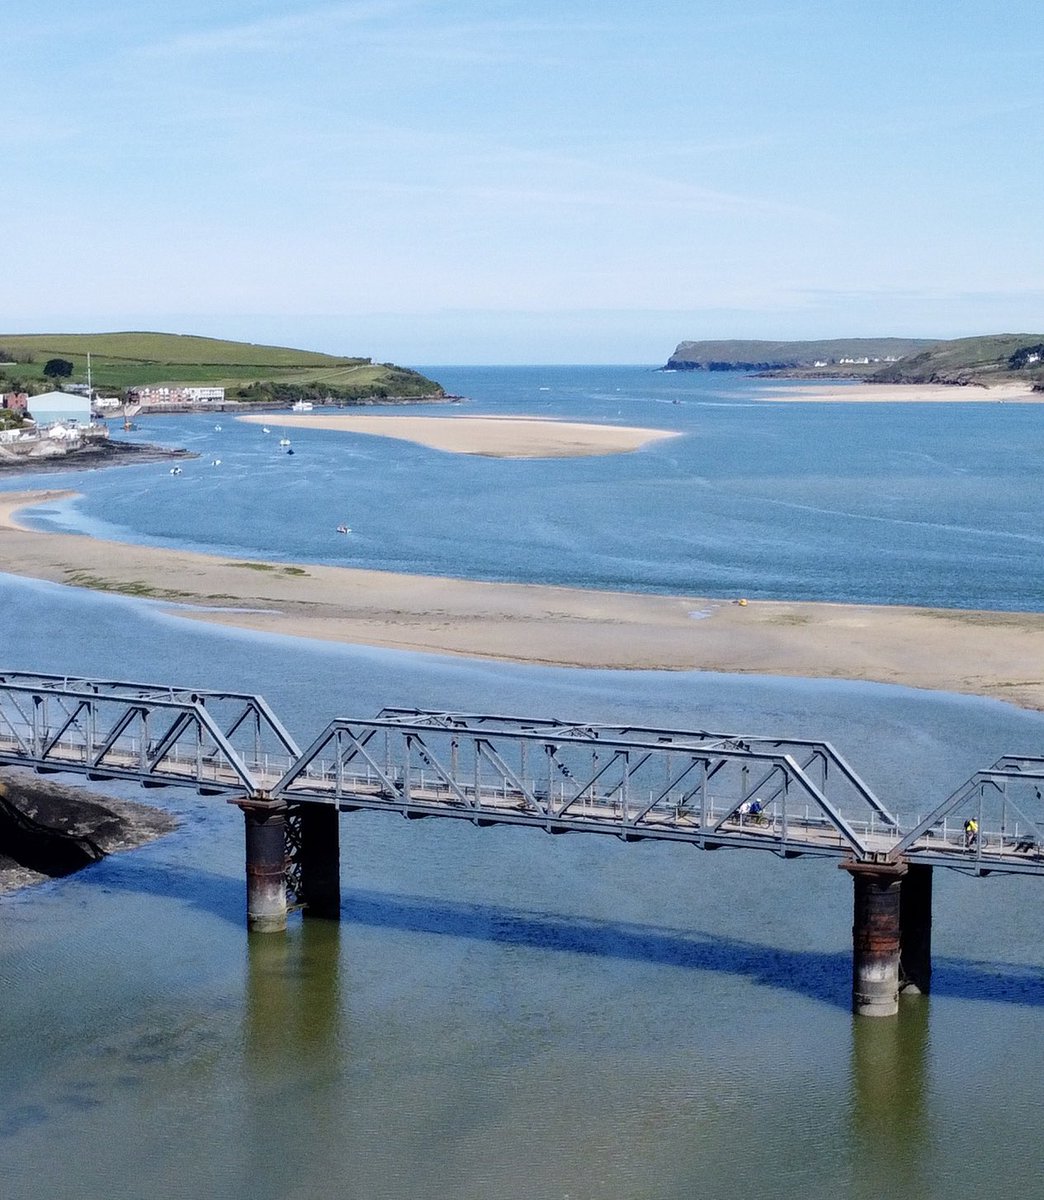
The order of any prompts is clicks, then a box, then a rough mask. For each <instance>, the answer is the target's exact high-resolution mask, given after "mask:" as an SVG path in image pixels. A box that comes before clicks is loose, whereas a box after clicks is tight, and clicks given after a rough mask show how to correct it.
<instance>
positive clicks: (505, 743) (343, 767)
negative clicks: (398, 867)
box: [0, 672, 1044, 1013]
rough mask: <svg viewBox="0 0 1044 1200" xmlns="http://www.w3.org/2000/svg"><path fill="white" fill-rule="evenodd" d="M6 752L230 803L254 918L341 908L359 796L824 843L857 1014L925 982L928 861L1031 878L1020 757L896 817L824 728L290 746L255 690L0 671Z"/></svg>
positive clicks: (357, 732)
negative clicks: (348, 827)
mask: <svg viewBox="0 0 1044 1200" xmlns="http://www.w3.org/2000/svg"><path fill="white" fill-rule="evenodd" d="M0 763H6V764H9V765H17V766H24V767H30V768H33V769H35V770H37V771H41V772H47V771H55V772H58V771H62V772H64V771H70V772H75V773H78V774H80V775H84V776H86V777H87V778H88V779H93V780H105V779H127V780H134V781H136V782H138V783H140V784H141V785H143V786H145V787H162V786H183V787H192V788H195V789H196V790H198V791H199V792H201V793H203V794H207V795H216V796H225V797H227V798H228V799H229V800H230V801H231V802H232V803H235V804H238V805H239V806H240V807H241V809H242V810H243V812H244V815H245V820H246V846H247V850H246V853H247V912H248V923H249V925H250V927H251V928H252V929H256V930H279V929H284V928H285V927H286V921H287V912H288V909H289V908H290V907H295V906H297V907H301V908H303V909H304V911H305V912H306V914H309V915H318V916H328V917H332V916H336V915H337V913H338V911H339V908H340V879H339V858H340V855H339V822H338V814H339V813H340V812H352V811H356V810H359V809H371V810H374V811H378V810H386V811H389V812H395V813H398V814H400V815H402V816H405V817H408V818H412V819H417V818H423V817H455V818H458V819H464V820H468V821H471V822H473V823H474V824H476V825H480V826H481V825H493V824H511V825H529V826H534V827H536V828H540V829H543V830H545V831H546V832H548V833H553V834H558V833H581V832H582V833H608V834H612V835H614V836H616V837H619V838H621V839H623V840H625V841H639V840H643V839H658V840H669V841H681V842H688V843H691V844H692V845H694V846H696V847H699V848H702V849H705V850H717V849H721V848H724V847H729V846H731V847H734V848H738V849H747V850H754V849H760V850H770V851H772V852H774V853H776V854H778V855H780V856H782V857H784V858H796V857H799V856H803V855H809V856H815V857H820V858H833V859H835V860H837V861H838V864H839V865H840V866H842V867H844V868H845V869H846V870H848V871H849V872H850V873H851V874H852V877H853V881H854V886H855V922H854V928H853V937H854V952H855V953H854V957H855V971H854V984H853V997H854V1004H855V1006H856V1008H857V1010H858V1011H861V1012H867V1013H890V1012H894V1011H895V1010H896V1006H897V997H898V992H899V989H900V987H901V986H904V985H905V986H909V987H911V988H916V989H918V990H921V991H926V990H927V988H928V984H929V979H930V972H931V949H930V941H931V877H932V870H931V869H932V867H937V866H938V867H949V868H952V869H955V870H960V871H964V872H967V873H970V874H975V875H988V874H993V873H998V872H1002V873H1021V874H1044V803H1042V799H1041V797H1042V792H1044V758H1039V757H1032V756H1014V755H1009V756H1005V757H1003V758H1000V759H998V760H997V762H996V763H994V765H993V766H992V767H990V768H989V769H987V770H985V771H980V772H978V773H977V774H976V775H974V776H973V777H972V778H971V779H969V780H968V781H967V782H966V783H965V784H963V785H962V786H961V787H960V788H958V789H957V790H956V791H955V792H953V793H952V794H951V795H950V796H949V797H947V798H946V799H945V800H943V801H942V802H941V803H939V804H938V805H936V806H935V807H934V808H933V809H932V810H931V811H929V812H927V813H925V814H923V815H918V816H905V815H903V816H900V815H898V814H896V813H893V812H892V811H890V809H889V808H887V807H886V806H885V805H884V804H883V803H882V802H881V801H880V800H879V799H878V798H877V797H876V796H875V795H874V793H873V792H872V791H871V790H870V788H869V787H868V786H867V785H866V783H865V782H864V781H863V780H862V779H861V778H860V777H859V776H858V775H857V774H856V772H855V771H854V770H853V769H852V768H851V767H850V766H849V764H848V763H847V762H846V761H845V760H844V759H843V758H842V757H841V756H840V755H839V754H838V753H837V751H836V750H835V749H834V748H833V747H832V746H831V745H830V744H829V743H828V742H819V741H811V740H802V739H793V738H785V737H780V738H774V737H764V736H735V735H732V734H722V733H714V732H711V731H706V730H677V729H654V728H648V727H642V726H622V725H601V724H584V723H568V722H563V721H558V720H547V719H527V718H521V717H508V716H496V715H490V714H467V713H447V712H437V711H429V710H420V709H385V710H383V711H382V712H381V713H379V714H378V715H377V716H376V717H375V718H372V719H360V720H356V719H351V718H337V719H336V720H334V721H332V722H330V724H329V725H328V726H327V727H326V728H325V729H324V730H323V732H322V733H321V734H320V735H319V736H318V737H317V738H316V739H315V740H314V741H313V742H312V743H311V745H310V746H309V747H308V748H307V749H305V750H304V751H302V750H301V749H300V748H299V747H298V746H297V744H296V743H295V742H294V740H293V738H292V737H291V736H290V734H289V733H288V732H287V730H286V729H285V728H284V727H283V726H282V724H281V723H280V721H279V719H278V718H277V716H276V715H275V713H274V712H273V711H272V710H271V709H270V708H269V707H268V705H267V704H266V702H265V701H264V699H263V698H261V697H259V696H253V695H246V694H238V693H228V692H212V691H201V690H183V689H178V688H171V687H162V686H151V685H145V684H136V683H124V682H113V681H104V680H88V679H73V678H67V677H59V676H48V675H36V674H28V673H23V672H4V673H0ZM969 819H973V820H974V821H976V823H977V834H976V835H975V836H974V837H973V838H972V839H970V841H969V839H968V837H967V835H966V832H965V822H966V821H968V820H969Z"/></svg>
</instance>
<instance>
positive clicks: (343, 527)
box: [337, 525, 352, 533]
mask: <svg viewBox="0 0 1044 1200" xmlns="http://www.w3.org/2000/svg"><path fill="white" fill-rule="evenodd" d="M337 532H338V533H351V532H352V527H351V525H338V526H337Z"/></svg>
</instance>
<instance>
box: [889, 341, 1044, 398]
mask: <svg viewBox="0 0 1044 1200" xmlns="http://www.w3.org/2000/svg"><path fill="white" fill-rule="evenodd" d="M872 381H873V382H875V383H878V382H880V383H955V384H980V385H985V386H987V387H988V386H989V385H990V384H991V383H1019V382H1022V383H1029V384H1041V383H1044V334H1041V333H998V334H992V335H989V336H986V337H973V338H955V339H953V340H952V341H948V342H933V343H932V344H931V345H930V346H928V347H927V348H926V349H924V350H921V351H920V352H919V353H916V354H912V355H910V356H909V357H907V358H903V359H902V360H901V361H899V362H896V363H890V364H889V365H888V366H887V367H885V368H884V369H882V370H879V371H877V372H875V374H874V375H873V377H872Z"/></svg>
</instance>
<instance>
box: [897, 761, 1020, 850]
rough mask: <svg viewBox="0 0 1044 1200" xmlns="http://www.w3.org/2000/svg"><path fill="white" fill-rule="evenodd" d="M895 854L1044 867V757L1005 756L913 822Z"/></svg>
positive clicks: (903, 835) (972, 777)
mask: <svg viewBox="0 0 1044 1200" xmlns="http://www.w3.org/2000/svg"><path fill="white" fill-rule="evenodd" d="M893 854H894V855H895V856H896V857H898V856H900V855H903V856H907V857H911V858H917V859H920V860H924V861H927V860H929V859H930V860H932V861H936V862H940V863H942V864H944V865H952V864H951V862H948V861H947V860H952V859H953V858H954V857H955V856H957V857H959V858H960V861H961V864H962V865H963V866H965V867H966V868H967V869H969V870H973V871H975V872H977V873H983V872H986V871H989V870H991V869H996V868H997V867H998V865H1000V863H1001V862H1002V860H1003V861H1004V862H1006V863H1008V864H1010V863H1012V862H1013V861H1014V862H1020V861H1021V862H1024V863H1025V864H1026V866H1027V868H1029V867H1031V866H1033V865H1034V864H1036V865H1037V866H1038V868H1039V869H1040V870H1041V871H1044V758H1042V757H1038V756H1032V755H1004V756H1003V757H1001V758H999V759H998V760H997V761H996V762H995V763H994V764H993V766H992V767H989V768H987V769H986V770H983V771H977V772H976V773H975V774H974V775H972V776H971V778H970V779H967V780H966V781H965V782H964V783H962V784H961V785H960V786H959V787H958V788H956V789H955V790H954V791H953V792H951V793H950V795H949V796H947V798H946V799H945V800H944V801H943V802H942V803H941V804H939V805H937V806H936V807H935V808H934V809H932V811H931V812H929V813H928V814H927V815H926V816H924V817H921V818H915V819H914V820H913V821H911V822H910V823H909V824H908V826H907V827H906V829H905V830H903V831H901V836H900V838H899V840H898V841H897V842H896V844H895V846H894V848H893Z"/></svg>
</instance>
